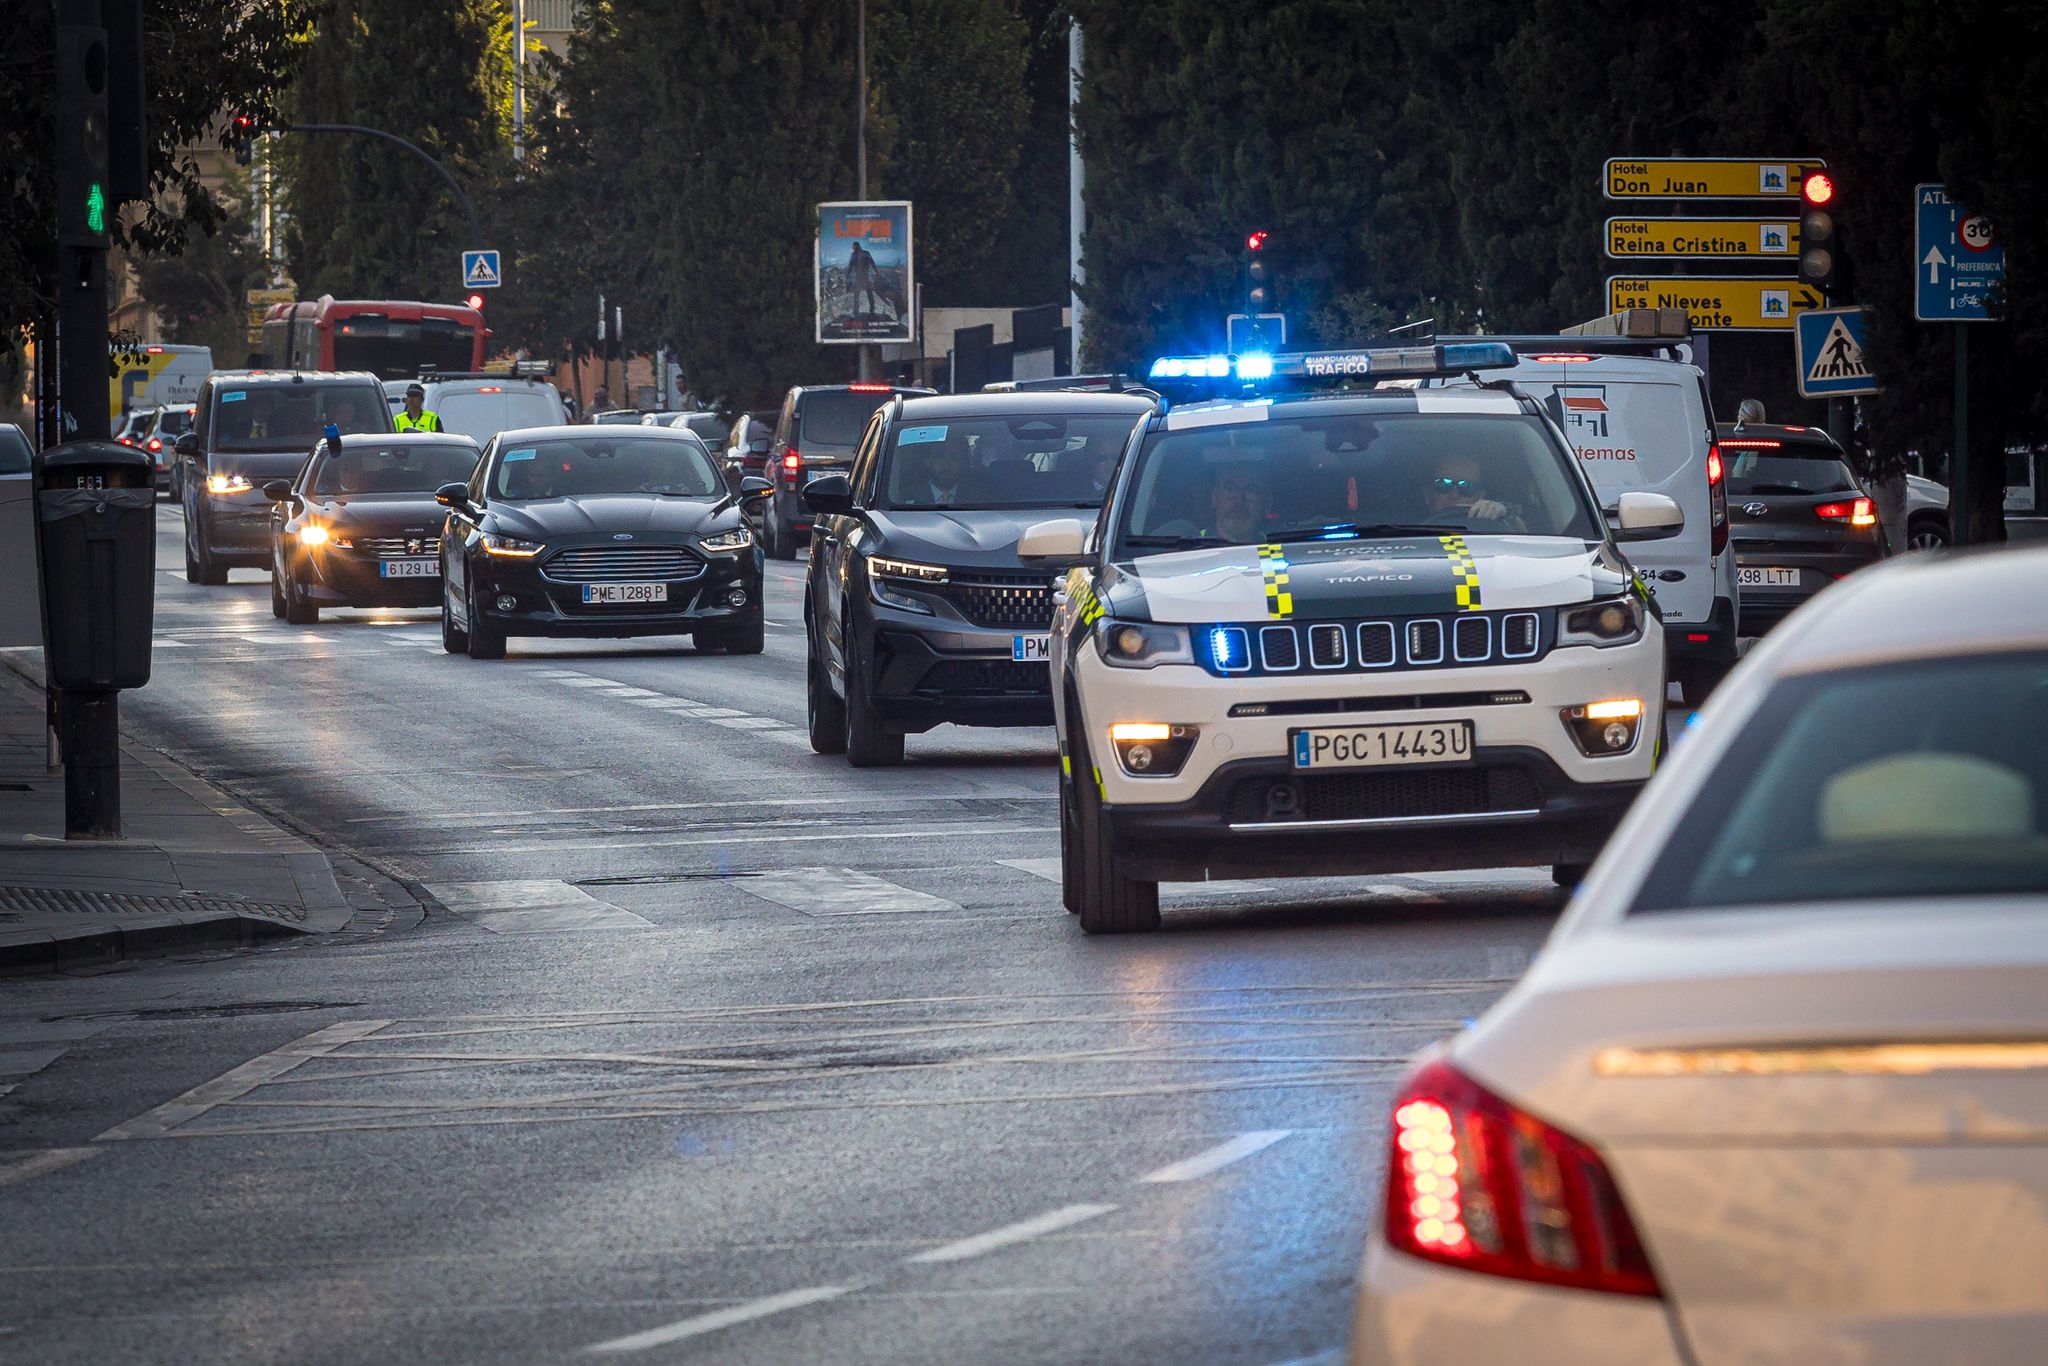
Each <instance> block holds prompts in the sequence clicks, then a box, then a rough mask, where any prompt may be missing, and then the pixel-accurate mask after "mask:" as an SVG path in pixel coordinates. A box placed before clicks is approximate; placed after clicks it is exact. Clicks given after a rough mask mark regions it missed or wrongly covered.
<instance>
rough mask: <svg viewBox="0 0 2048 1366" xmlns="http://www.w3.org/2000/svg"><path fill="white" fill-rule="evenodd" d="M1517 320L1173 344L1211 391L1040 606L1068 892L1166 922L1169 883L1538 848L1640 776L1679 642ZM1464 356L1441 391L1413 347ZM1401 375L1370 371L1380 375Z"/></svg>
mask: <svg viewBox="0 0 2048 1366" xmlns="http://www.w3.org/2000/svg"><path fill="white" fill-rule="evenodd" d="M1514 363H1515V359H1514V355H1513V353H1512V352H1511V351H1510V350H1509V348H1507V347H1506V346H1502V345H1498V344H1494V343H1470V344H1464V345H1455V346H1425V347H1407V348H1398V349H1389V350H1366V351H1350V352H1323V353H1311V354H1303V355H1292V356H1273V357H1266V356H1241V357H1221V356H1219V357H1194V358H1179V357H1174V358H1166V359H1162V360H1161V361H1159V362H1156V363H1155V365H1154V366H1153V370H1152V377H1153V380H1154V382H1155V384H1157V385H1158V386H1159V387H1160V388H1162V389H1167V388H1169V387H1170V386H1171V385H1173V384H1176V383H1185V382H1187V381H1190V380H1193V381H1196V382H1200V383H1205V384H1208V385H1210V386H1211V388H1212V389H1214V390H1217V391H1222V392H1224V393H1225V394H1226V395H1227V396H1226V397H1223V398H1219V399H1213V400H1206V401H1197V402H1191V403H1184V404H1178V405H1174V404H1162V405H1160V406H1159V407H1158V408H1157V409H1155V410H1154V411H1153V412H1152V413H1151V414H1150V415H1149V416H1147V417H1146V418H1145V419H1144V420H1143V421H1142V422H1140V423H1139V425H1138V427H1137V429H1136V430H1135V431H1134V432H1133V434H1132V437H1131V441H1130V444H1129V446H1128V447H1127V448H1126V451H1125V454H1124V458H1123V461H1122V464H1121V466H1120V467H1119V470H1118V473H1117V478H1116V482H1115V486H1114V488H1113V491H1112V493H1111V495H1110V497H1109V500H1108V503H1107V506H1106V507H1105V508H1104V510H1103V512H1102V514H1101V516H1100V518H1099V519H1098V520H1097V521H1096V523H1095V526H1094V528H1093V530H1092V532H1091V530H1090V528H1089V527H1087V526H1086V525H1084V524H1083V523H1082V522H1080V521H1074V520H1061V521H1051V522H1043V523H1039V524H1037V525H1035V526H1033V527H1032V528H1031V529H1030V530H1029V531H1027V532H1026V533H1025V535H1024V536H1023V538H1022V540H1021V541H1020V544H1019V546H1018V550H1019V552H1020V556H1021V557H1023V558H1025V559H1026V560H1027V561H1028V562H1033V563H1037V564H1040V565H1043V566H1045V567H1047V568H1054V569H1061V568H1063V569H1066V570H1067V575H1066V580H1065V584H1064V591H1063V592H1061V593H1059V594H1058V595H1056V596H1057V600H1058V603H1059V605H1058V607H1057V610H1056V613H1055V617H1054V621H1053V626H1052V640H1051V645H1050V659H1051V668H1052V682H1053V702H1054V709H1055V712H1056V715H1057V723H1058V726H1059V738H1060V752H1061V765H1060V768H1061V783H1060V851H1061V865H1062V870H1063V874H1064V876H1063V884H1064V885H1063V891H1064V894H1065V899H1066V904H1067V908H1068V909H1069V910H1070V911H1075V912H1077V913H1078V914H1079V915H1080V917H1081V924H1082V927H1083V928H1084V929H1086V930H1088V931H1090V932H1091V933H1101V932H1114V931H1128V930H1144V929H1151V928H1154V927H1156V926H1157V925H1158V923H1159V883H1160V882H1161V881H1184V880H1200V879H1204V878H1210V877H1244V876H1256V877H1279V876H1288V875H1332V874H1366V873H1391V872H1413V871H1422V870H1434V869H1447V868H1470V867H1493V866H1518V865H1527V864H1549V865H1552V866H1553V868H1554V869H1556V870H1557V873H1558V875H1559V876H1560V878H1571V877H1575V876H1576V874H1577V873H1578V871H1580V870H1581V869H1582V868H1583V865H1585V864H1586V863H1588V862H1590V861H1591V860H1592V858H1593V857H1594V855H1595V854H1596V853H1597V852H1598V850H1599V848H1600V845H1601V844H1602V842H1603V841H1604V840H1605V839H1606V837H1607V835H1608V833H1609V831H1610V830H1612V829H1613V827H1614V825H1615V823H1616V822H1617V821H1618V820H1619V819H1620V817H1621V815H1622V813H1623V811H1624V810H1625V809H1626V807H1627V806H1628V803H1629V801H1630V799H1631V798H1632V797H1633V796H1634V795H1635V793H1636V791H1637V789H1638V788H1639V787H1640V786H1641V785H1642V783H1643V782H1644V780H1645V779H1647V778H1648V777H1649V776H1650V770H1651V767H1652V765H1653V763H1654V761H1655V755H1656V752H1657V749H1658V742H1659V739H1660V737H1661V735H1662V724H1663V709H1664V685H1665V668H1664V647H1663V641H1662V639H1661V636H1660V633H1659V632H1658V631H1657V630H1656V629H1654V622H1653V620H1652V612H1653V609H1652V607H1651V604H1650V600H1649V598H1648V596H1647V594H1646V593H1645V592H1644V591H1643V587H1642V584H1641V582H1640V580H1639V579H1638V578H1637V576H1636V575H1635V573H1634V572H1633V571H1632V569H1631V568H1630V566H1629V563H1628V561H1627V560H1626V559H1625V558H1624V557H1623V555H1622V553H1621V550H1620V549H1619V547H1618V544H1617V543H1618V542H1619V541H1626V540H1634V539H1650V538H1657V537H1664V536H1669V535H1672V534H1675V533H1676V532H1677V530H1678V529H1679V527H1680V526H1681V525H1682V523H1683V514H1682V513H1681V511H1680V509H1679V508H1678V505H1677V504H1676V503H1675V502H1673V501H1672V500H1671V499H1670V498H1669V497H1666V496H1665V495H1662V494H1658V493H1649V492H1640V493H1624V494H1622V495H1621V497H1620V500H1619V505H1618V508H1617V509H1616V517H1615V520H1616V523H1617V525H1616V526H1615V527H1613V528H1612V529H1610V527H1609V526H1608V525H1607V524H1606V523H1605V522H1604V521H1603V519H1602V514H1601V509H1600V504H1599V503H1598V501H1597V500H1596V499H1595V498H1594V495H1593V491H1592V489H1591V487H1590V486H1589V485H1588V484H1587V482H1586V477H1585V475H1584V474H1583V472H1582V471H1581V470H1580V469H1579V468H1578V462H1577V460H1576V459H1575V458H1574V456H1573V454H1572V448H1571V446H1570V445H1569V443H1568V442H1567V441H1566V439H1565V437H1564V434H1563V433H1562V432H1561V431H1560V430H1559V428H1558V427H1557V425H1556V423H1555V422H1554V421H1552V419H1551V418H1550V417H1549V416H1548V414H1547V413H1546V411H1545V409H1544V408H1543V407H1542V406H1540V405H1539V404H1538V403H1536V402H1534V401H1533V400H1531V399H1529V398H1528V397H1525V396H1524V395H1522V394H1521V393H1519V392H1517V391H1516V390H1515V389H1514V388H1513V387H1511V386H1510V385H1508V384H1505V383H1500V382H1497V381H1495V382H1488V381H1486V380H1485V378H1484V372H1486V371H1489V370H1494V369H1505V368H1508V367H1511V366H1512V365H1513V364H1514ZM1451 373H1465V374H1471V375H1472V376H1473V378H1474V380H1475V381H1476V382H1475V383H1474V384H1473V385H1470V386H1465V387H1460V388H1455V389H1442V388H1439V389H1418V388H1417V387H1414V384H1413V382H1414V381H1416V380H1418V379H1421V378H1423V377H1426V376H1433V375H1442V374H1451ZM1389 380H1393V381H1407V382H1408V383H1407V384H1406V385H1402V384H1395V385H1392V386H1388V385H1386V384H1385V383H1384V382H1385V381H1389Z"/></svg>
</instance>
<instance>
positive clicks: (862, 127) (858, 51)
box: [853, 0, 881, 380]
mask: <svg viewBox="0 0 2048 1366" xmlns="http://www.w3.org/2000/svg"><path fill="white" fill-rule="evenodd" d="M855 15H856V18H855V21H854V39H853V48H854V64H855V66H856V67H858V69H859V72H860V96H859V107H858V109H856V110H855V117H854V125H853V128H854V133H853V165H854V177H855V179H856V180H857V181H858V188H857V189H856V191H855V194H856V196H857V197H858V198H860V199H866V198H867V197H868V0H855ZM877 360H878V357H877V356H876V355H875V345H874V343H872V342H862V343H861V345H860V377H861V378H862V379H863V380H872V379H874V378H875V376H876V373H877V372H878V371H879V370H880V368H881V367H880V366H879V365H878V364H877V363H876V362H877Z"/></svg>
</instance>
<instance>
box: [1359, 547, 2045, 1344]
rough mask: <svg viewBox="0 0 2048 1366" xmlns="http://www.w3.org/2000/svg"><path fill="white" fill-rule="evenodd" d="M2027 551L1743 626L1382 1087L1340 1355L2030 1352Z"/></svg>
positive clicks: (2036, 706)
mask: <svg viewBox="0 0 2048 1366" xmlns="http://www.w3.org/2000/svg"><path fill="white" fill-rule="evenodd" d="M2044 584H2048V548H2039V549H2037V548H2014V549H2008V550H1998V551H1988V552H1984V553H1973V554H1968V555H1914V556H1908V557H1904V558H1902V559H1900V560H1897V561H1895V562H1893V563H1891V564H1888V565H1885V566H1882V567H1880V568H1877V569H1874V570H1871V571H1869V572H1867V573H1863V574H1858V575H1856V576H1855V577H1854V578H1853V579H1852V580H1850V581H1849V582H1848V583H1845V584H1843V585H1842V586H1841V587H1840V588H1837V589H1834V590H1832V591H1830V592H1829V593H1827V594H1825V595H1823V596H1821V597H1820V598H1818V599H1816V600H1815V601H1813V602H1812V603H1810V604H1809V605H1807V606H1805V607H1802V608H1801V609H1799V611H1798V612H1797V613H1796V614H1795V616H1794V617H1793V618H1792V621H1791V623H1790V624H1791V626H1792V627H1793V628H1796V629H1787V630H1784V631H1780V632H1775V633H1773V634H1772V635H1771V636H1770V637H1769V638H1768V639H1766V640H1765V641H1763V642H1762V643H1761V644H1760V645H1758V646H1757V647H1756V649H1755V650H1753V651H1752V652H1751V653H1750V654H1749V655H1748V656H1747V657H1746V658H1745V660H1744V662H1743V663H1742V664H1741V665H1740V666H1739V667H1738V668H1737V669H1736V671H1735V672H1734V674H1733V675H1731V676H1730V678H1729V680H1728V682H1727V684H1726V685H1725V686H1724V687H1723V688H1722V689H1721V691H1720V692H1718V693H1717V694H1716V695H1715V697H1714V699H1713V701H1712V702H1711V703H1709V704H1708V706H1707V708H1706V709H1705V710H1704V711H1703V712H1701V714H1700V723H1699V724H1698V725H1697V726H1696V727H1695V728H1693V730H1692V731H1691V732H1690V733H1689V734H1688V735H1687V736H1686V737H1685V738H1684V739H1683V740H1682V741H1680V742H1679V744H1678V745H1677V746H1676V747H1675V748H1674V750H1673V753H1672V757H1671V760H1670V762H1669V763H1667V764H1665V765H1664V766H1663V767H1662V769H1661V770H1660V771H1659V772H1658V774H1657V777H1656V779H1655V780H1654V781H1653V782H1652V783H1651V784H1650V785H1649V787H1648V788H1647V789H1646V790H1645V792H1644V793H1643V796H1642V798H1641V799H1640V800H1639V801H1638V802H1637V803H1636V805H1635V807H1634V809H1633V810H1632V811H1631V812H1630V813H1629V815H1628V818H1627V820H1626V821H1624V822H1623V824H1622V826H1621V828H1620V829H1619V830H1618V831H1617V832H1616V833H1615V837H1614V839H1613V840H1611V841H1610V842H1609V844H1608V846H1607V852H1606V853H1604V854H1603V855H1602V856H1601V858H1600V860H1599V862H1598V863H1597V864H1596V865H1595V867H1594V868H1593V870H1592V873H1591V875H1590V876H1589V877H1588V878H1587V880H1586V882H1585V883H1584V884H1583V885H1582V886H1581V888H1580V889H1579V892H1578V894H1577V896H1576V898H1575V899H1574V900H1573V902H1572V904H1571V906H1570V907H1569V908H1568V909H1567V910H1566V912H1565V914H1564V917H1563V919H1562V920H1560V921H1559V923H1558V925H1557V928H1556V930H1555V931H1554V932H1553V933H1552V935H1551V937H1550V940H1549V942H1548V943H1547V944H1546V945H1545V946H1544V948H1543V951H1542V953H1541V954H1540V955H1539V956H1538V957H1537V959H1536V960H1535V962H1534V964H1533V965H1532V966H1531V967H1530V969H1529V971H1528V973H1527V975H1526V976H1524V977H1523V979H1522V980H1521V981H1520V982H1519V983H1518V984H1517V985H1516V986H1515V988H1514V989H1513V990H1512V991H1511V992H1509V993H1508V995H1507V996H1506V997H1504V998H1503V999H1502V1000H1501V1001H1500V1002H1499V1003H1498V1004H1496V1005H1495V1006H1494V1007H1493V1008H1492V1009H1491V1010H1489V1011H1488V1012H1487V1013H1486V1014H1485V1015H1484V1016H1483V1017H1482V1018H1481V1019H1480V1020H1479V1021H1478V1022H1477V1023H1476V1024H1475V1025H1473V1026H1472V1027H1471V1028H1469V1029H1466V1030H1465V1031H1463V1032H1462V1033H1459V1034H1458V1035H1456V1036H1455V1037H1454V1038H1453V1039H1452V1040H1451V1041H1450V1042H1449V1043H1448V1044H1447V1045H1444V1046H1442V1047H1440V1048H1437V1049H1433V1050H1431V1051H1430V1052H1429V1053H1427V1054H1425V1055H1424V1057H1423V1058H1422V1059H1421V1060H1420V1061H1419V1063H1418V1065H1417V1066H1416V1068H1415V1070H1414V1071H1413V1072H1412V1073H1411V1075H1410V1076H1409V1077H1408V1078H1407V1080H1406V1081H1405V1082H1404V1083H1403V1084H1402V1085H1401V1086H1400V1087H1399V1088H1398V1089H1397V1090H1396V1091H1395V1092H1394V1095H1393V1098H1392V1100H1391V1102H1390V1106H1389V1110H1390V1114H1391V1116H1392V1125H1391V1131H1390V1133H1389V1134H1388V1136H1387V1139H1386V1141H1385V1143H1384V1147H1383V1151H1384V1153H1385V1157H1386V1163H1387V1178H1386V1190H1385V1196H1384V1199H1383V1200H1382V1202H1381V1205H1380V1214H1379V1218H1378V1220H1377V1225H1376V1227H1375V1228H1374V1229H1373V1231H1372V1233H1371V1234H1370V1237H1369V1239H1368V1242H1367V1247H1366V1252H1365V1259H1364V1270H1363V1277H1362V1283H1361V1286H1360V1290H1359V1297H1358V1305H1357V1314H1356V1323H1355V1332H1354V1336H1353V1342H1352V1360H1353V1361H1354V1362H1357V1363H1373V1364H1374V1366H1392V1364H1398V1366H1432V1364H1433V1363H1445V1364H1446V1366H1449V1364H1451V1363H1456V1366H1464V1364H1465V1363H1469V1362H1485V1361H1513V1362H1517V1363H1527V1366H1550V1364H1551V1363H1558V1364H1559V1366H1564V1364H1565V1363H1569V1366H1601V1364H1602V1363H1614V1364H1615V1366H1623V1363H1626V1364H1627V1366H1649V1364H1654V1363H1666V1364H1668V1366H1679V1364H1680V1363H1684V1364H1685V1366H1738V1364H1739V1366H1795V1364H1796V1366H1811V1363H1814V1362H1855V1363H1858V1364H1859V1366H1925V1363H1929V1362H1958V1363H1960V1362H1969V1363H1973V1366H1995V1364H1997V1363H2008V1364H2009V1366H2020V1364H2021V1363H2032V1362H2037V1361H2039V1360H2040V1359H2041V1330H2042V1325H2043V1324H2044V1323H2048V1276H2044V1275H2043V1274H2042V1268H2043V1265H2044V1261H2048V1044H2044V1043H2043V1040H2044V1039H2048V726H2044V725H2043V724H2042V723H2041V719H2042V717H2044V716H2048V614H2044V613H2043V612H2042V611H2041V601H2042V590H2043V585H2044Z"/></svg>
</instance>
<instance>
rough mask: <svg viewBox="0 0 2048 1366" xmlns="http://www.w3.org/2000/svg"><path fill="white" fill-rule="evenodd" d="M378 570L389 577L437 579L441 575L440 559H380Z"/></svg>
mask: <svg viewBox="0 0 2048 1366" xmlns="http://www.w3.org/2000/svg"><path fill="white" fill-rule="evenodd" d="M377 572H378V573H379V574H380V575H382V576H383V577H385V578H387V579H437V578H439V577H441V562H440V561H439V560H379V561H377Z"/></svg>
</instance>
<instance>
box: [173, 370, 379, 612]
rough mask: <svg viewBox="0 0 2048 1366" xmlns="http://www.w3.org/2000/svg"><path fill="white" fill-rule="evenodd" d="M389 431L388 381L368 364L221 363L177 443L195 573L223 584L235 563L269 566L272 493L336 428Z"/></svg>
mask: <svg viewBox="0 0 2048 1366" xmlns="http://www.w3.org/2000/svg"><path fill="white" fill-rule="evenodd" d="M330 424H331V425H333V426H335V427H337V428H339V429H340V431H341V432H342V434H343V435H353V434H356V433H359V432H389V431H390V430H392V427H391V409H390V407H389V406H388V405H387V404H386V403H385V401H384V387H383V385H382V384H380V383H379V382H378V380H377V377H376V376H375V375H373V374H370V373H369V372H368V371H313V370H299V371H292V370H277V371H269V370H218V371H215V372H214V373H213V374H211V375H208V376H207V377H206V382H205V383H204V384H203V385H201V386H200V389H199V402H198V403H197V404H195V405H194V419H193V425H192V430H191V431H189V432H186V433H185V434H184V435H182V436H180V437H179V438H178V441H177V452H178V467H179V475H178V483H179V485H180V486H181V490H182V493H181V501H182V502H183V504H184V508H185V577H186V578H187V579H188V580H189V581H191V582H193V583H206V584H223V583H226V582H227V581H228V570H230V569H268V568H269V567H270V561H271V547H270V499H269V498H268V497H267V496H265V494H264V492H263V486H264V485H265V484H267V483H269V482H270V481H271V480H273V479H293V478H296V477H297V476H298V473H299V471H300V470H301V469H302V468H304V466H305V464H306V453H307V452H308V451H310V450H311V449H312V448H313V443H314V442H316V441H318V440H320V438H321V436H322V434H323V433H325V432H326V430H327V428H328V426H329V425H330Z"/></svg>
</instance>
